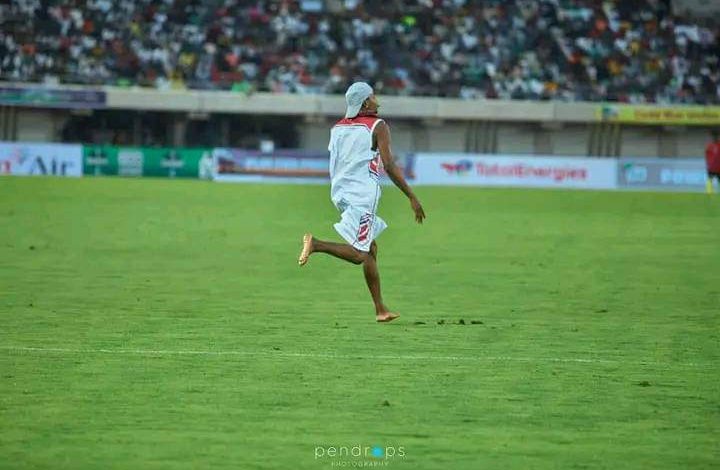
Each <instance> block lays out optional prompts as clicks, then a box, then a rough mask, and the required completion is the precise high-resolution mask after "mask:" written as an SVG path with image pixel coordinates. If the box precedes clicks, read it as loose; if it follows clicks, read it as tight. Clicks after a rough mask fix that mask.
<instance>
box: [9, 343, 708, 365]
mask: <svg viewBox="0 0 720 470" xmlns="http://www.w3.org/2000/svg"><path fill="white" fill-rule="evenodd" d="M0 350H2V351H7V352H16V353H47V354H110V355H135V356H236V357H264V358H271V359H272V358H280V359H286V358H298V357H299V358H313V359H345V360H350V359H367V360H404V361H458V362H460V361H466V362H478V361H488V362H502V361H510V362H559V363H581V364H617V365H638V366H678V367H698V368H704V367H715V366H716V365H715V364H704V363H696V362H659V361H626V360H622V359H603V358H579V357H519V356H447V355H405V354H399V355H387V354H386V355H382V354H335V353H323V352H283V351H203V350H171V349H104V348H97V349H90V348H38V347H27V346H0Z"/></svg>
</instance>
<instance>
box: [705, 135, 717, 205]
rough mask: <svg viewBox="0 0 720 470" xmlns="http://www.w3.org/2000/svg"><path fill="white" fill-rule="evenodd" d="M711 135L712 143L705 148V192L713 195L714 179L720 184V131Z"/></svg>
mask: <svg viewBox="0 0 720 470" xmlns="http://www.w3.org/2000/svg"><path fill="white" fill-rule="evenodd" d="M710 135H711V136H712V141H711V142H710V143H709V144H707V147H705V166H706V167H707V175H708V177H707V180H706V181H705V190H706V191H707V193H708V194H712V193H713V182H712V180H713V178H714V179H716V180H717V182H718V184H720V131H718V130H713V131H712V132H711V133H710Z"/></svg>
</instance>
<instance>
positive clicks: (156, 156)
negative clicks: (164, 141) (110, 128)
mask: <svg viewBox="0 0 720 470" xmlns="http://www.w3.org/2000/svg"><path fill="white" fill-rule="evenodd" d="M210 155H211V151H210V149H203V148H153V147H115V146H112V145H85V146H83V173H84V174H85V175H89V176H117V175H119V176H155V177H164V178H197V177H198V166H199V162H200V159H202V158H203V157H205V158H210Z"/></svg>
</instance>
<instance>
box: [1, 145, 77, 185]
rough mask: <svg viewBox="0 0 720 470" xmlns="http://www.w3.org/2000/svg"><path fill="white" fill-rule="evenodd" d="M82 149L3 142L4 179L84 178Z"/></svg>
mask: <svg viewBox="0 0 720 470" xmlns="http://www.w3.org/2000/svg"><path fill="white" fill-rule="evenodd" d="M82 153H83V152H82V146H81V145H70V144H41V143H32V142H0V175H3V174H4V175H26V176H31V175H32V176H74V177H79V176H82V173H83V164H82Z"/></svg>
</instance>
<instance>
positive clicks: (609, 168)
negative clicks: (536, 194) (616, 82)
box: [407, 153, 617, 189]
mask: <svg viewBox="0 0 720 470" xmlns="http://www.w3.org/2000/svg"><path fill="white" fill-rule="evenodd" d="M407 165H408V169H407V172H408V173H409V174H410V175H411V180H412V182H413V183H414V184H417V185H447V186H517V187H534V188H573V189H616V188H617V160H616V159H613V158H574V157H550V156H537V155H524V156H523V155H509V156H505V155H503V156H497V155H473V154H464V153H448V154H435V153H433V154H426V153H419V154H416V155H413V156H411V157H410V158H409V159H408V162H407Z"/></svg>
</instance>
